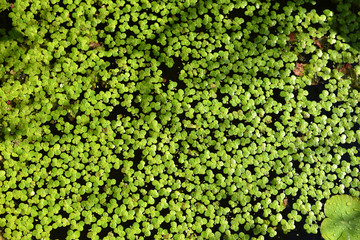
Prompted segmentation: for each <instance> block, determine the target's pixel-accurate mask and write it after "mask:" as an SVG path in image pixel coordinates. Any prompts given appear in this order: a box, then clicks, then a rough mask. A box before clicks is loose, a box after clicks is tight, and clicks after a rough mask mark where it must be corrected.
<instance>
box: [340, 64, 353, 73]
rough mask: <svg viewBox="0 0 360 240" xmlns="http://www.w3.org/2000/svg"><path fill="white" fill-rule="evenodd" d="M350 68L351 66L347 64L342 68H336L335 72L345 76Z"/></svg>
mask: <svg viewBox="0 0 360 240" xmlns="http://www.w3.org/2000/svg"><path fill="white" fill-rule="evenodd" d="M350 68H352V65H351V64H350V63H347V64H345V65H344V66H341V67H339V68H337V70H338V71H339V72H341V73H343V74H346V73H347V72H348V71H349V69H350Z"/></svg>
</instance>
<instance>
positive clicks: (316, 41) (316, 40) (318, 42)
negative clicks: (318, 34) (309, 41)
mask: <svg viewBox="0 0 360 240" xmlns="http://www.w3.org/2000/svg"><path fill="white" fill-rule="evenodd" d="M313 41H314V43H315V44H316V45H318V47H319V48H322V46H321V43H320V41H319V39H315V38H314V37H313Z"/></svg>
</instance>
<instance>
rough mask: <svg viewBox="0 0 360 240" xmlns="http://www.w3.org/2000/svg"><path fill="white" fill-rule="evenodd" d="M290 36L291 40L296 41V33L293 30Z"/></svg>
mask: <svg viewBox="0 0 360 240" xmlns="http://www.w3.org/2000/svg"><path fill="white" fill-rule="evenodd" d="M288 37H289V38H290V40H289V41H290V42H295V41H296V39H295V38H296V33H293V32H291V33H290V34H289V35H288Z"/></svg>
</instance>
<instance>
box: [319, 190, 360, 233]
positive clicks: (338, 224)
mask: <svg viewBox="0 0 360 240" xmlns="http://www.w3.org/2000/svg"><path fill="white" fill-rule="evenodd" d="M325 215H326V216H327V218H325V220H324V221H323V222H322V224H321V228H320V231H321V234H322V237H323V238H324V239H325V240H359V239H360V199H358V198H355V197H352V196H349V195H337V196H333V197H331V198H330V199H329V200H327V201H326V203H325Z"/></svg>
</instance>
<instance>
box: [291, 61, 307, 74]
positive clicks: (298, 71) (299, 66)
mask: <svg viewBox="0 0 360 240" xmlns="http://www.w3.org/2000/svg"><path fill="white" fill-rule="evenodd" d="M304 65H305V64H303V63H296V68H295V69H294V70H293V72H294V74H295V75H296V76H300V77H301V76H302V75H303V71H304Z"/></svg>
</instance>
